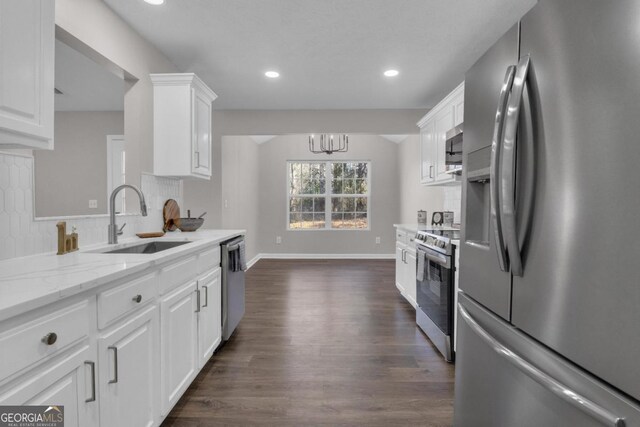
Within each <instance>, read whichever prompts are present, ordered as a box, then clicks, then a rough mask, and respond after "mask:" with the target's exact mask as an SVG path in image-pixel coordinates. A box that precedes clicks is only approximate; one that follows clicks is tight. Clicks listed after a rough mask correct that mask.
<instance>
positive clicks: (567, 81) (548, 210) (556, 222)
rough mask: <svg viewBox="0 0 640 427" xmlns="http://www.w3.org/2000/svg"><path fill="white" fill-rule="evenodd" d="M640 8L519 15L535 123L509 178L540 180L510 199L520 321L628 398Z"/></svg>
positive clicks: (591, 4) (589, 2) (634, 358)
mask: <svg viewBox="0 0 640 427" xmlns="http://www.w3.org/2000/svg"><path fill="white" fill-rule="evenodd" d="M639 17H640V2H638V1H637V0H617V1H614V2H604V1H601V0H563V1H549V0H542V1H540V3H538V5H537V6H535V7H534V8H533V9H532V10H531V11H530V12H529V13H528V14H527V15H525V17H524V18H523V19H522V22H521V48H520V49H521V55H522V57H523V58H524V57H525V56H526V55H528V56H529V59H530V65H529V67H530V70H529V78H528V81H527V85H526V88H527V93H525V95H527V96H525V97H524V98H523V103H524V105H525V107H527V108H529V107H531V106H532V107H531V111H530V112H529V113H527V111H526V108H525V110H523V112H522V113H521V114H523V115H524V117H521V118H520V121H521V124H523V125H526V123H527V120H528V119H530V118H531V117H533V119H532V123H533V130H532V132H531V135H526V134H528V132H522V134H521V135H519V138H518V151H519V152H520V154H521V156H520V162H519V164H518V174H517V179H518V180H519V182H520V184H519V186H520V187H522V186H529V184H528V183H527V180H528V178H527V176H529V175H533V176H534V180H535V188H536V190H535V193H534V194H535V198H534V200H533V207H530V208H528V209H527V208H525V207H522V206H521V207H520V208H519V209H518V210H517V211H518V215H517V218H518V220H517V226H518V230H517V231H518V233H519V234H520V235H526V236H525V238H524V239H522V240H521V241H519V242H518V243H519V245H520V246H521V251H522V260H523V275H522V277H518V276H514V279H513V287H512V293H513V306H512V323H513V324H514V325H515V326H516V327H518V328H520V329H521V330H523V331H524V332H526V333H527V334H529V335H531V336H533V337H534V338H535V339H537V340H539V341H541V342H542V343H544V344H545V345H547V346H549V347H551V348H552V349H554V350H555V351H557V352H558V353H560V354H562V355H563V356H564V357H566V358H568V359H569V360H571V361H573V362H574V363H576V364H577V365H579V366H581V367H582V368H584V369H585V370H587V371H589V372H591V373H592V374H594V375H596V376H598V377H599V378H601V379H602V380H604V381H606V382H608V383H609V384H611V385H612V386H614V387H616V388H618V389H620V390H622V391H623V392H626V393H628V394H629V395H631V396H633V397H634V398H635V399H640V369H639V368H638V360H640V339H638V327H640V262H639V261H638V257H639V255H640V227H638V225H637V224H638V213H639V212H640V195H639V194H640V193H639V192H638V183H640V167H639V165H640V143H639V142H638V138H639V136H640V120H639V118H640V101H639V100H640V80H639V76H640V32H639V29H640V26H639V24H640V20H639ZM532 150H533V153H534V154H533V155H534V159H533V160H534V161H533V162H531V159H529V158H526V157H527V155H528V154H526V153H530V152H531V151H532ZM531 163H534V164H535V166H534V167H533V169H534V173H533V174H530V173H529V171H528V170H527V168H528V167H529V165H530V164H531ZM516 198H517V199H519V200H520V201H521V202H522V201H524V200H526V199H527V194H526V191H523V190H522V188H519V189H518V191H517V192H516ZM530 214H531V216H530V217H531V223H530V225H529V227H530V230H529V231H528V233H524V229H526V228H527V224H526V223H527V221H526V220H525V219H523V217H526V216H528V215H530ZM465 261H466V260H465ZM465 261H463V263H464V262H465ZM472 295H473V294H472Z"/></svg>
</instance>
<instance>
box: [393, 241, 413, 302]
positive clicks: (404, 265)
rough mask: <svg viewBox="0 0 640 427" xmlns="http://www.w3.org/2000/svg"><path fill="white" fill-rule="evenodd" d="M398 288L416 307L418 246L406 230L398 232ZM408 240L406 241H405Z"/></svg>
mask: <svg viewBox="0 0 640 427" xmlns="http://www.w3.org/2000/svg"><path fill="white" fill-rule="evenodd" d="M396 236H397V240H396V288H398V290H399V291H400V293H401V294H402V296H403V297H404V298H405V299H406V300H407V301H408V302H409V304H411V305H412V306H413V307H414V308H416V307H417V306H418V304H417V302H416V248H415V244H414V239H413V237H412V236H410V235H409V234H407V233H405V232H404V231H400V230H398V231H397V232H396ZM405 242H406V243H405Z"/></svg>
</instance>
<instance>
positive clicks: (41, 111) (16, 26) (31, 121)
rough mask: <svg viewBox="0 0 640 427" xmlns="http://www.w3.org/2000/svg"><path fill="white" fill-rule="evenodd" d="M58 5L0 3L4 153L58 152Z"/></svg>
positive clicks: (29, 0) (0, 143)
mask: <svg viewBox="0 0 640 427" xmlns="http://www.w3.org/2000/svg"><path fill="white" fill-rule="evenodd" d="M54 33H55V27H54V0H20V1H18V0H12V1H9V0H3V1H1V2H0V44H1V46H0V147H4V148H35V149H48V150H51V149H53V115H54V113H53V96H54V95H53V89H54V46H55V34H54Z"/></svg>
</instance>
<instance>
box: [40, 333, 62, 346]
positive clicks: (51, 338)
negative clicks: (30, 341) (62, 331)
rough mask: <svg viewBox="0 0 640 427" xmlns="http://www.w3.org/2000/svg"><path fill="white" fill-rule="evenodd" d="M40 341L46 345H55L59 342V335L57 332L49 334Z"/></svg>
mask: <svg viewBox="0 0 640 427" xmlns="http://www.w3.org/2000/svg"><path fill="white" fill-rule="evenodd" d="M40 341H42V342H43V343H45V344H46V345H54V344H55V343H56V341H58V334H56V333H55V332H49V333H48V334H47V335H45V336H43V337H42V339H41V340H40Z"/></svg>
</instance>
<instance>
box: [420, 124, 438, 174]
mask: <svg viewBox="0 0 640 427" xmlns="http://www.w3.org/2000/svg"><path fill="white" fill-rule="evenodd" d="M435 159H436V150H435V121H434V120H430V121H429V122H427V124H426V125H425V126H424V127H423V128H421V129H420V182H421V183H422V184H427V183H431V182H433V181H434V180H435V178H436V161H435Z"/></svg>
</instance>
